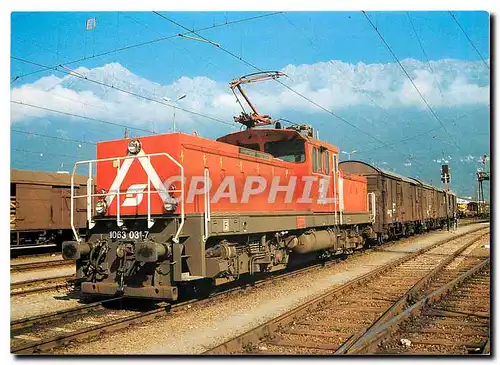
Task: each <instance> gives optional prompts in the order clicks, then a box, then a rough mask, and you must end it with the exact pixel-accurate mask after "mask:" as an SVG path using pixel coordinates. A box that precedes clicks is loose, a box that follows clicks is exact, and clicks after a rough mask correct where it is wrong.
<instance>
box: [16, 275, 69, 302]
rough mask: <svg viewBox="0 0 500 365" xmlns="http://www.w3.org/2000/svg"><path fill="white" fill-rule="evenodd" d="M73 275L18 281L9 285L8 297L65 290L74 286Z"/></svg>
mask: <svg viewBox="0 0 500 365" xmlns="http://www.w3.org/2000/svg"><path fill="white" fill-rule="evenodd" d="M72 279H74V275H61V276H55V277H51V278H43V279H34V280H25V281H18V282H16V283H11V284H10V296H11V297H14V296H20V295H26V294H34V293H42V292H46V291H50V290H59V289H61V290H62V289H67V288H69V287H70V286H72V285H74V284H75V283H74V282H73V280H72Z"/></svg>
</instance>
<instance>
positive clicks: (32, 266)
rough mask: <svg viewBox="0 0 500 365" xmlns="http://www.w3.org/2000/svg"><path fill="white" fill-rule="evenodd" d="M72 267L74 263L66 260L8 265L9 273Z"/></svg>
mask: <svg viewBox="0 0 500 365" xmlns="http://www.w3.org/2000/svg"><path fill="white" fill-rule="evenodd" d="M71 265H73V266H74V262H72V261H68V260H51V261H39V262H28V263H25V264H15V265H10V272H11V273H15V272H25V271H33V270H37V269H53V268H57V267H62V266H71Z"/></svg>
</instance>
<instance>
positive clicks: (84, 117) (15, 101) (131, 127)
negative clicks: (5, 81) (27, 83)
mask: <svg viewBox="0 0 500 365" xmlns="http://www.w3.org/2000/svg"><path fill="white" fill-rule="evenodd" d="M10 102H11V103H13V104H17V105H23V106H27V107H30V108H35V109H40V110H45V111H48V112H51V113H57V114H62V115H66V116H70V117H76V118H82V119H87V120H91V121H94V122H99V123H103V124H109V125H114V126H116V127H123V128H129V129H133V130H137V131H141V132H147V133H151V134H158V133H156V132H154V131H151V130H149V129H144V128H139V127H134V126H131V125H126V124H120V123H115V122H110V121H107V120H102V119H97V118H92V117H87V116H84V115H79V114H74V113H69V112H65V111H62V110H57V109H51V108H46V107H43V106H40V105H34V104H30V103H25V102H22V101H18V100H11V101H10Z"/></svg>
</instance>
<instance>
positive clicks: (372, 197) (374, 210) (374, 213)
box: [366, 192, 377, 222]
mask: <svg viewBox="0 0 500 365" xmlns="http://www.w3.org/2000/svg"><path fill="white" fill-rule="evenodd" d="M370 201H371V207H372V212H370ZM375 203H376V201H375V193H374V192H371V193H368V194H366V204H367V208H368V212H369V213H370V220H371V221H372V222H375V217H376V216H377V206H376V205H375Z"/></svg>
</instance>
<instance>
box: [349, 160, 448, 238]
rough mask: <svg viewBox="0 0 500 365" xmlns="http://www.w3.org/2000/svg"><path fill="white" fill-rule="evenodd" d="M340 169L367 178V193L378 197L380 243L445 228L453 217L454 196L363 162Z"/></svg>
mask: <svg viewBox="0 0 500 365" xmlns="http://www.w3.org/2000/svg"><path fill="white" fill-rule="evenodd" d="M339 169H341V170H342V171H344V172H346V173H350V174H356V175H362V176H365V177H366V178H367V182H368V192H373V193H375V197H376V199H375V202H376V218H375V222H374V230H375V231H376V232H377V233H378V235H379V239H387V238H389V237H391V238H393V237H398V236H405V235H408V234H412V233H415V232H422V231H425V230H427V229H429V228H438V227H443V226H444V225H445V224H446V223H447V221H450V220H451V219H452V217H453V210H454V207H455V205H456V203H455V195H454V194H453V193H452V192H447V191H444V190H443V189H440V188H436V187H434V186H432V185H428V184H426V183H424V182H422V181H420V180H417V179H413V178H409V177H405V176H401V175H399V174H396V173H394V172H390V171H386V170H383V169H380V168H378V167H375V166H372V165H370V164H368V163H366V162H362V161H343V162H341V163H340V164H339Z"/></svg>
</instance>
